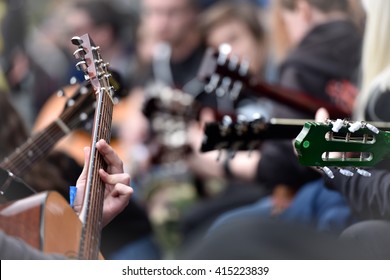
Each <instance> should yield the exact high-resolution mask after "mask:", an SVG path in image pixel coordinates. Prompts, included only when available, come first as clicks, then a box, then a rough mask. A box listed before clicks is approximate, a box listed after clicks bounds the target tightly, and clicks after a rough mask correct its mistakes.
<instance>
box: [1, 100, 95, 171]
mask: <svg viewBox="0 0 390 280" xmlns="http://www.w3.org/2000/svg"><path fill="white" fill-rule="evenodd" d="M87 98H88V96H86V97H84V98H82V100H80V101H79V102H78V103H76V104H74V105H73V106H72V108H71V110H68V111H65V112H64V113H63V114H62V115H61V116H60V117H59V118H61V120H62V121H63V122H64V123H66V124H68V127H69V128H70V129H71V130H72V129H74V128H76V127H77V126H78V125H79V124H80V123H81V122H82V121H81V120H80V118H77V115H78V114H77V113H78V112H79V109H80V108H81V107H83V106H84V102H85V99H87ZM64 135H66V134H65V133H64V132H63V131H62V129H61V128H60V127H59V126H58V125H57V124H56V123H54V122H53V123H51V124H50V125H49V126H48V127H47V128H46V129H44V130H43V131H41V132H39V133H38V134H36V135H35V136H32V137H30V138H29V139H28V140H27V141H26V142H25V143H24V144H23V145H22V146H21V147H20V148H19V149H18V150H17V151H16V152H14V153H13V154H11V155H10V156H9V157H8V161H7V162H6V163H5V162H2V163H1V164H0V165H1V166H3V165H5V166H7V167H8V169H10V170H11V171H13V172H14V173H15V174H16V173H19V174H21V173H22V172H23V171H24V170H25V169H26V168H27V167H28V166H30V165H31V164H32V163H34V162H35V161H36V160H37V159H38V158H40V155H43V154H45V153H46V152H47V151H48V150H50V148H51V147H53V146H54V145H55V144H56V142H57V141H58V140H59V139H60V138H61V137H62V136H64ZM30 151H32V154H33V157H35V158H32V159H31V161H30V162H27V161H26V159H29V157H28V156H26V154H27V153H28V152H30ZM39 152H41V153H39Z"/></svg>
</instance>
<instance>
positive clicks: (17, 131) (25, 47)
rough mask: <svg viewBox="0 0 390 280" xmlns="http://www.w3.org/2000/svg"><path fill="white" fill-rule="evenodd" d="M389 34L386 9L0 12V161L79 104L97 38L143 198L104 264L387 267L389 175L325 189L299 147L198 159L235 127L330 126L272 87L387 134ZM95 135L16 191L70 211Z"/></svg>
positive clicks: (119, 139)
mask: <svg viewBox="0 0 390 280" xmlns="http://www.w3.org/2000/svg"><path fill="white" fill-rule="evenodd" d="M389 19H390V2H389V1H385V0H382V1H381V0H374V1H360V0H241V1H240V0H163V1H162V0H67V1H63V0H62V1H49V0H38V1H29V0H12V1H11V0H2V1H1V2H0V27H1V37H0V53H1V56H0V67H1V68H0V71H1V72H0V92H1V96H0V98H1V104H0V107H2V109H1V112H0V124H1V130H0V141H1V149H0V155H1V158H0V160H2V159H4V158H6V157H7V155H9V154H11V153H12V152H13V151H14V150H15V149H17V148H18V147H19V146H20V145H22V144H23V143H24V142H25V141H26V140H27V139H28V137H29V136H31V135H35V134H36V133H39V132H41V131H43V130H45V128H47V127H48V126H49V125H50V124H51V123H53V122H54V121H56V119H58V118H59V117H60V116H61V113H62V112H63V111H64V109H65V108H66V107H65V106H66V105H67V104H69V100H71V99H73V98H76V97H75V96H76V95H77V93H78V92H80V91H82V90H83V86H85V83H86V81H85V77H84V74H83V73H81V72H80V71H78V70H77V69H76V67H75V64H76V63H77V59H76V58H75V57H74V56H73V53H74V51H75V50H76V48H77V47H76V46H74V45H73V44H72V42H71V39H72V38H73V37H74V36H81V35H84V34H89V36H90V37H91V38H92V40H93V42H94V43H95V44H96V45H97V46H99V47H100V52H101V55H102V58H103V59H104V61H106V62H108V63H109V69H110V71H112V73H113V75H114V74H115V75H114V76H115V78H116V79H117V81H118V82H119V83H120V85H121V87H120V89H119V90H118V91H117V92H116V93H115V98H114V100H115V106H114V111H113V119H112V131H111V133H112V135H111V145H112V146H113V147H114V148H115V150H116V151H117V153H118V154H119V156H120V158H121V159H122V160H123V163H124V167H125V171H126V172H128V173H129V174H130V176H131V186H132V187H133V189H134V193H133V196H132V198H131V200H130V203H129V205H128V206H127V207H126V209H125V210H124V211H123V212H122V213H120V214H119V215H118V216H117V217H116V218H115V219H114V220H113V221H112V222H111V223H109V224H108V225H107V226H106V227H104V229H103V231H102V240H101V250H102V254H103V255H104V256H105V258H107V259H175V258H191V259H193V258H201V259H210V258H211V259H212V258H217V259H224V258H232V259H241V258H242V259H249V258H265V259H267V258H269V259H274V258H277V259H278V258H282V259H283V258H284V259H290V258H292V259H297V258H298V259H319V258H336V259H337V258H387V257H389V256H390V250H389V248H390V247H387V250H380V249H378V247H379V248H384V247H386V246H385V245H386V244H389V242H390V238H389V237H388V236H390V235H387V237H386V234H388V233H389V232H390V230H389V227H390V226H389V225H388V224H387V219H388V218H389V217H390V216H389V215H390V214H389V213H390V203H389V202H390V191H389V188H388V186H387V185H388V184H387V182H389V183H390V181H388V179H387V177H388V174H387V170H388V165H386V163H385V164H383V165H381V166H380V167H376V169H375V170H374V171H373V173H372V176H371V177H370V178H360V177H359V178H357V176H354V177H353V179H350V178H338V175H336V178H335V179H334V180H330V179H329V178H327V177H326V176H324V175H323V174H322V173H320V172H318V170H315V169H313V168H310V167H305V166H302V165H300V164H299V162H298V160H297V156H296V154H295V151H294V148H293V146H292V144H291V141H292V139H294V136H289V135H286V136H285V137H279V136H276V135H275V136H274V137H272V136H271V139H266V140H264V141H261V144H260V146H256V147H255V149H254V150H253V151H251V153H250V156H249V155H248V152H247V151H244V150H249V149H250V148H249V147H245V148H243V147H239V146H237V148H236V149H235V148H234V147H233V148H232V147H229V148H230V149H229V150H228V151H227V150H226V146H224V144H226V143H218V141H217V140H216V141H217V143H216V145H215V149H214V150H215V151H210V152H207V153H202V152H201V151H200V147H201V145H202V143H204V142H205V141H211V142H212V141H213V139H211V136H212V135H208V138H206V137H205V136H204V129H205V126H206V124H207V123H209V122H220V123H221V125H220V131H219V133H221V134H223V133H224V130H223V129H224V128H226V127H228V126H229V124H231V122H232V121H233V122H237V125H240V124H244V123H247V122H250V121H253V120H256V119H261V120H263V121H264V123H265V124H266V123H267V122H268V121H269V120H271V119H272V118H280V119H315V118H317V119H319V118H320V117H319V114H317V116H316V114H315V112H310V111H307V110H304V109H302V108H300V107H299V106H296V105H295V103H294V102H293V101H290V102H284V101H283V99H278V98H277V97H275V98H273V97H272V90H269V88H271V87H272V86H278V87H277V88H278V89H279V92H281V94H284V93H285V92H286V94H294V92H296V93H304V94H305V95H308V96H311V97H312V98H313V99H316V100H321V101H322V102H324V104H333V105H335V106H338V107H339V108H341V109H342V110H343V111H344V112H349V113H350V114H349V115H346V116H345V117H346V118H349V119H355V120H367V121H383V122H387V121H389V120H390V116H388V112H389V110H386V102H387V100H388V98H387V93H388V92H387V91H388V86H389V84H390V83H389V82H388V79H387V75H388V72H389V71H388V69H387V68H388V65H389V64H390V57H389V54H388V53H389V52H388V46H387V41H389V44H390V40H387V39H386V37H387V36H386V30H387V27H390V20H389ZM387 25H389V26H387ZM221 61H222V62H221ZM226 61H229V62H226ZM219 63H222V64H219ZM244 68H245V70H246V71H245V72H244V73H241V72H240V71H239V69H244ZM205 77H206V78H205ZM213 79H217V80H215V81H214V82H215V83H214V88H212V89H210V85H211V83H212V81H213ZM218 79H219V80H218ZM210 80H211V81H210ZM235 80H239V81H241V83H237V82H236V81H235ZM209 82H210V83H209ZM253 84H257V85H259V87H258V89H256V87H255V86H253ZM238 85H240V88H239V90H238V91H235V89H236V88H235V86H238ZM251 86H252V87H251ZM241 87H242V88H241ZM262 90H263V91H264V92H266V94H263V93H262ZM284 90H285V92H284ZM232 92H233V93H235V94H236V95H237V96H235V97H236V98H231V97H232V96H231V95H232ZM276 93H278V92H276ZM295 98H300V97H295ZM292 99H294V97H293V98H292ZM308 107H310V105H308ZM316 109H320V108H316ZM81 113H83V112H80V114H81ZM324 114H325V115H327V112H325V113H324ZM224 116H225V118H223V117H224ZM226 116H230V117H226ZM330 117H332V116H330ZM223 120H224V121H223ZM91 128H92V123H91V118H89V119H87V120H83V121H82V122H80V124H78V125H77V126H76V127H74V128H72V129H71V131H69V132H68V133H66V135H64V137H62V138H61V139H60V140H59V141H58V142H57V141H56V142H55V143H53V145H52V146H53V147H52V148H51V149H50V152H49V153H48V154H47V155H46V156H45V157H43V158H42V159H41V160H40V161H37V162H36V163H34V164H32V165H31V166H30V168H29V170H28V171H27V172H25V173H23V174H21V177H23V179H24V180H25V181H26V183H27V184H28V185H30V186H31V187H32V188H33V189H35V190H36V191H43V190H55V191H58V192H60V193H61V194H62V195H63V196H64V197H65V198H66V199H68V196H69V195H68V187H69V186H71V185H74V184H75V180H76V179H77V176H78V174H79V173H80V172H81V169H82V165H83V161H84V154H83V147H84V146H88V145H89V144H90V141H91V139H90V132H91ZM225 132H226V131H225ZM241 132H244V130H243V131H241ZM281 134H283V131H282V132H281ZM216 139H217V138H216ZM253 140H258V139H253ZM260 140H261V139H260ZM237 145H239V143H237ZM218 150H222V151H218ZM217 158H218V159H219V160H217ZM0 166H2V167H4V166H5V165H4V163H2V164H0ZM376 170H377V171H378V173H379V174H376ZM335 173H337V172H335ZM351 180H352V181H351ZM368 186H374V187H373V188H372V189H368V188H367V187H368ZM365 222H371V223H373V222H375V223H378V224H375V225H371V224H367V225H365V224H364V223H365ZM355 225H356V226H357V229H354V228H352V227H353V226H355ZM368 229H371V231H373V232H374V233H375V234H378V236H380V237H377V235H374V233H372V232H370V233H368ZM356 240H358V243H359V245H361V246H355V245H356V243H355V242H356ZM361 240H364V242H363V241H361ZM373 243H375V244H373ZM362 244H363V245H364V246H363V245H362ZM378 244H380V245H378ZM381 245H384V246H381ZM367 248H370V249H369V250H367ZM371 248H374V249H372V250H371ZM367 252H369V253H367ZM365 253H367V254H365Z"/></svg>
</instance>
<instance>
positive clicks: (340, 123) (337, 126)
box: [332, 119, 344, 132]
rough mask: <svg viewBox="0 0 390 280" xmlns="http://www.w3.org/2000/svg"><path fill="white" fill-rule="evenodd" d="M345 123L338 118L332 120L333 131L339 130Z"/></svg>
mask: <svg viewBox="0 0 390 280" xmlns="http://www.w3.org/2000/svg"><path fill="white" fill-rule="evenodd" d="M343 125H344V121H343V120H342V119H337V120H336V121H334V122H332V131H333V132H339V130H340V129H341V128H342V127H343Z"/></svg>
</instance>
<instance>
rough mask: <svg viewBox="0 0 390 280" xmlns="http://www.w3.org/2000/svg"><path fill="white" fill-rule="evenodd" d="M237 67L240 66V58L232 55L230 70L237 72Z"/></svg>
mask: <svg viewBox="0 0 390 280" xmlns="http://www.w3.org/2000/svg"><path fill="white" fill-rule="evenodd" d="M237 66H238V56H237V55H232V56H231V57H230V60H229V64H228V68H229V70H231V71H234V70H236V68H237Z"/></svg>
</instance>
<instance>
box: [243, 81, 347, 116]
mask: <svg viewBox="0 0 390 280" xmlns="http://www.w3.org/2000/svg"><path fill="white" fill-rule="evenodd" d="M247 87H248V88H249V89H251V90H252V91H253V93H254V94H256V95H257V96H260V97H261V96H264V97H268V98H270V99H272V100H275V101H278V102H280V103H283V104H286V105H288V106H291V107H293V108H296V109H298V110H301V111H303V112H305V113H308V114H311V115H313V116H314V114H315V113H316V111H317V110H318V109H319V108H321V107H323V108H326V109H327V111H328V112H329V115H330V116H331V117H332V118H345V117H349V116H351V114H352V112H351V111H350V110H348V109H346V108H343V107H339V106H336V105H334V104H332V103H330V102H326V101H324V100H321V99H318V98H315V97H313V96H311V95H308V94H306V93H303V92H300V91H296V90H291V89H287V88H283V87H280V86H277V85H271V84H267V83H265V82H257V81H254V80H253V81H248V83H247Z"/></svg>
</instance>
